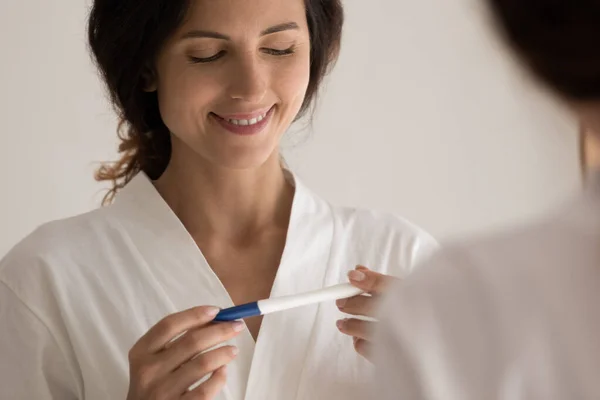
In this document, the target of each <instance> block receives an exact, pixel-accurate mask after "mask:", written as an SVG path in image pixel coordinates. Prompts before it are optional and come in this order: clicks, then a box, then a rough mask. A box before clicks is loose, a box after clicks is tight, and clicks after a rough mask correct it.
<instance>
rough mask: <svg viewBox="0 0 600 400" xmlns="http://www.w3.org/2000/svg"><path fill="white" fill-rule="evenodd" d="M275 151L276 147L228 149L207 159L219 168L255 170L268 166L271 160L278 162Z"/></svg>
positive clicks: (276, 151)
mask: <svg viewBox="0 0 600 400" xmlns="http://www.w3.org/2000/svg"><path fill="white" fill-rule="evenodd" d="M277 149H278V148H277V146H275V147H274V148H265V149H256V148H254V149H239V148H238V149H230V150H229V151H219V152H214V153H213V154H212V155H211V156H209V157H208V158H209V161H210V162H211V164H213V165H215V166H219V167H221V168H227V169H235V170H244V169H256V168H260V167H263V166H265V165H267V164H269V163H270V162H272V161H273V160H276V161H277V160H279V152H278V150H277ZM222 150H226V149H222ZM277 162H278V161H277Z"/></svg>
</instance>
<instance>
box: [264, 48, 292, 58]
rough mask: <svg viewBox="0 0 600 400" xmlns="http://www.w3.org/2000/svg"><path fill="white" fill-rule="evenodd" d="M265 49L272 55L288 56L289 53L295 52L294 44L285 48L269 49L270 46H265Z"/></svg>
mask: <svg viewBox="0 0 600 400" xmlns="http://www.w3.org/2000/svg"><path fill="white" fill-rule="evenodd" d="M263 51H264V52H265V53H267V54H270V55H272V56H287V55H289V54H294V46H292V47H290V48H288V49H285V50H277V49H269V48H265V49H263Z"/></svg>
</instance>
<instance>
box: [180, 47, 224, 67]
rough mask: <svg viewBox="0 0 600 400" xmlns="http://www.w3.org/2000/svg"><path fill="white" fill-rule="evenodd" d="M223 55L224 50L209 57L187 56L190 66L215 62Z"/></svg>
mask: <svg viewBox="0 0 600 400" xmlns="http://www.w3.org/2000/svg"><path fill="white" fill-rule="evenodd" d="M224 55H225V50H222V51H220V52H218V53H217V54H215V55H214V56H210V57H193V56H189V57H188V59H189V60H190V62H191V63H192V64H204V63H209V62H213V61H217V60H218V59H219V58H221V57H223V56H224Z"/></svg>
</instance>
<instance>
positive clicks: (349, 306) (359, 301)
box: [336, 295, 377, 317]
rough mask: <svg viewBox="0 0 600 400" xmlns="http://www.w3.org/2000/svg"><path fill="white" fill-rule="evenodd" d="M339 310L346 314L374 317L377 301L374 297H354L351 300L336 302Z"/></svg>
mask: <svg viewBox="0 0 600 400" xmlns="http://www.w3.org/2000/svg"><path fill="white" fill-rule="evenodd" d="M336 305H337V306H338V308H339V310H340V311H341V312H343V313H346V314H352V315H361V316H363V317H373V316H374V314H375V310H376V306H377V300H376V299H375V298H373V297H372V296H365V295H360V296H354V297H350V298H349V299H341V300H338V301H336Z"/></svg>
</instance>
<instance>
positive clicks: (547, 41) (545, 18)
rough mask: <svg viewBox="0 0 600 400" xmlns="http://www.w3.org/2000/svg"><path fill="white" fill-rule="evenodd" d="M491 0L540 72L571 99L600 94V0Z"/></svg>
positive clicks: (506, 30)
mask: <svg viewBox="0 0 600 400" xmlns="http://www.w3.org/2000/svg"><path fill="white" fill-rule="evenodd" d="M487 2H488V4H489V5H490V7H491V10H492V11H493V13H494V17H495V20H496V21H497V22H498V26H499V28H500V30H501V32H502V33H503V34H504V37H505V39H506V40H507V42H508V43H509V44H510V45H511V47H512V48H513V49H514V50H515V51H516V52H517V54H518V55H519V56H520V58H521V59H522V60H523V61H524V62H525V64H526V65H527V66H528V67H529V69H530V70H531V71H532V72H533V73H534V75H535V76H536V77H537V78H539V79H540V80H541V81H542V82H543V83H545V84H546V85H547V86H549V87H550V88H552V89H553V90H554V91H555V92H556V93H558V94H559V95H560V96H561V97H563V98H565V99H567V100H573V101H589V100H600V51H599V49H600V0H487Z"/></svg>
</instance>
